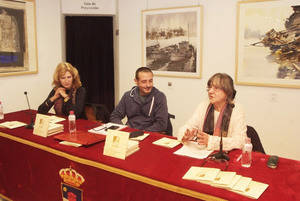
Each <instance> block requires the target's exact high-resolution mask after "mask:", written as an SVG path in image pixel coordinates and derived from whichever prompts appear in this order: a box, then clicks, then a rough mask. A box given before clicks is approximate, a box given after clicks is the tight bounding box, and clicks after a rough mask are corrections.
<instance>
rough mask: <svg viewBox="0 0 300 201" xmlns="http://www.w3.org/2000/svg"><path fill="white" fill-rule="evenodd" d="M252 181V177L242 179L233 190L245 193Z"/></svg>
mask: <svg viewBox="0 0 300 201" xmlns="http://www.w3.org/2000/svg"><path fill="white" fill-rule="evenodd" d="M251 181H252V178H250V177H241V178H240V179H239V180H238V181H237V182H236V183H235V185H234V186H233V187H232V190H234V191H238V192H245V191H246V189H247V188H248V186H249V184H250V182H251Z"/></svg>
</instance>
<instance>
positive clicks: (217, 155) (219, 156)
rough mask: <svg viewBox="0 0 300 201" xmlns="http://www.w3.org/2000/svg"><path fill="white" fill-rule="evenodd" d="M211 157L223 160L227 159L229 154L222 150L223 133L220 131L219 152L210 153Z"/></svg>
mask: <svg viewBox="0 0 300 201" xmlns="http://www.w3.org/2000/svg"><path fill="white" fill-rule="evenodd" d="M211 158H212V159H215V160H218V161H221V162H224V161H229V156H228V155H227V154H226V153H225V152H224V151H223V133H222V132H221V139H220V149H219V152H217V153H215V154H213V155H211Z"/></svg>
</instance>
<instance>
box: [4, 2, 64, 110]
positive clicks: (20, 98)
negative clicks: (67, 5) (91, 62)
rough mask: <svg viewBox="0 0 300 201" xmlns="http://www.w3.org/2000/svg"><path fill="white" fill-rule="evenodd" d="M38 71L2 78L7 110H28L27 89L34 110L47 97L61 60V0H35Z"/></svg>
mask: <svg viewBox="0 0 300 201" xmlns="http://www.w3.org/2000/svg"><path fill="white" fill-rule="evenodd" d="M36 23H37V24H36V25H37V26H36V27H37V49H38V71H39V72H38V74H31V75H19V76H8V77H0V100H2V102H3V104H4V112H5V113H7V112H12V111H17V110H24V109H28V106H27V102H26V97H25V95H24V91H27V92H28V98H29V101H30V106H31V108H32V109H37V107H38V105H39V104H41V102H42V101H43V100H44V99H45V98H46V97H47V95H48V93H49V92H50V90H51V88H52V87H51V82H52V75H53V72H54V69H55V67H56V65H57V64H58V63H59V62H60V61H61V58H62V57H61V55H62V48H61V44H62V43H61V26H60V0H36Z"/></svg>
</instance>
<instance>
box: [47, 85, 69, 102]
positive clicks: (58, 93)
mask: <svg viewBox="0 0 300 201" xmlns="http://www.w3.org/2000/svg"><path fill="white" fill-rule="evenodd" d="M66 96H68V95H67V94H66V89H65V88H63V87H59V88H57V89H56V91H55V94H54V95H53V96H52V97H51V98H50V101H51V102H54V101H55V100H56V99H58V98H60V97H63V98H65V97H66Z"/></svg>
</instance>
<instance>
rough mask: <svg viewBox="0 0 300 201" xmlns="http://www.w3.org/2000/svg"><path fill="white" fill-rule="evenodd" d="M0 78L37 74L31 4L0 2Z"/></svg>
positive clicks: (30, 1) (25, 1)
mask: <svg viewBox="0 0 300 201" xmlns="http://www.w3.org/2000/svg"><path fill="white" fill-rule="evenodd" d="M0 22H1V26H2V27H1V29H0V30H1V31H0V43H1V45H0V77H2V76H13V75H26V74H36V73H38V55H37V42H36V3H35V0H18V1H1V2H0Z"/></svg>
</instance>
